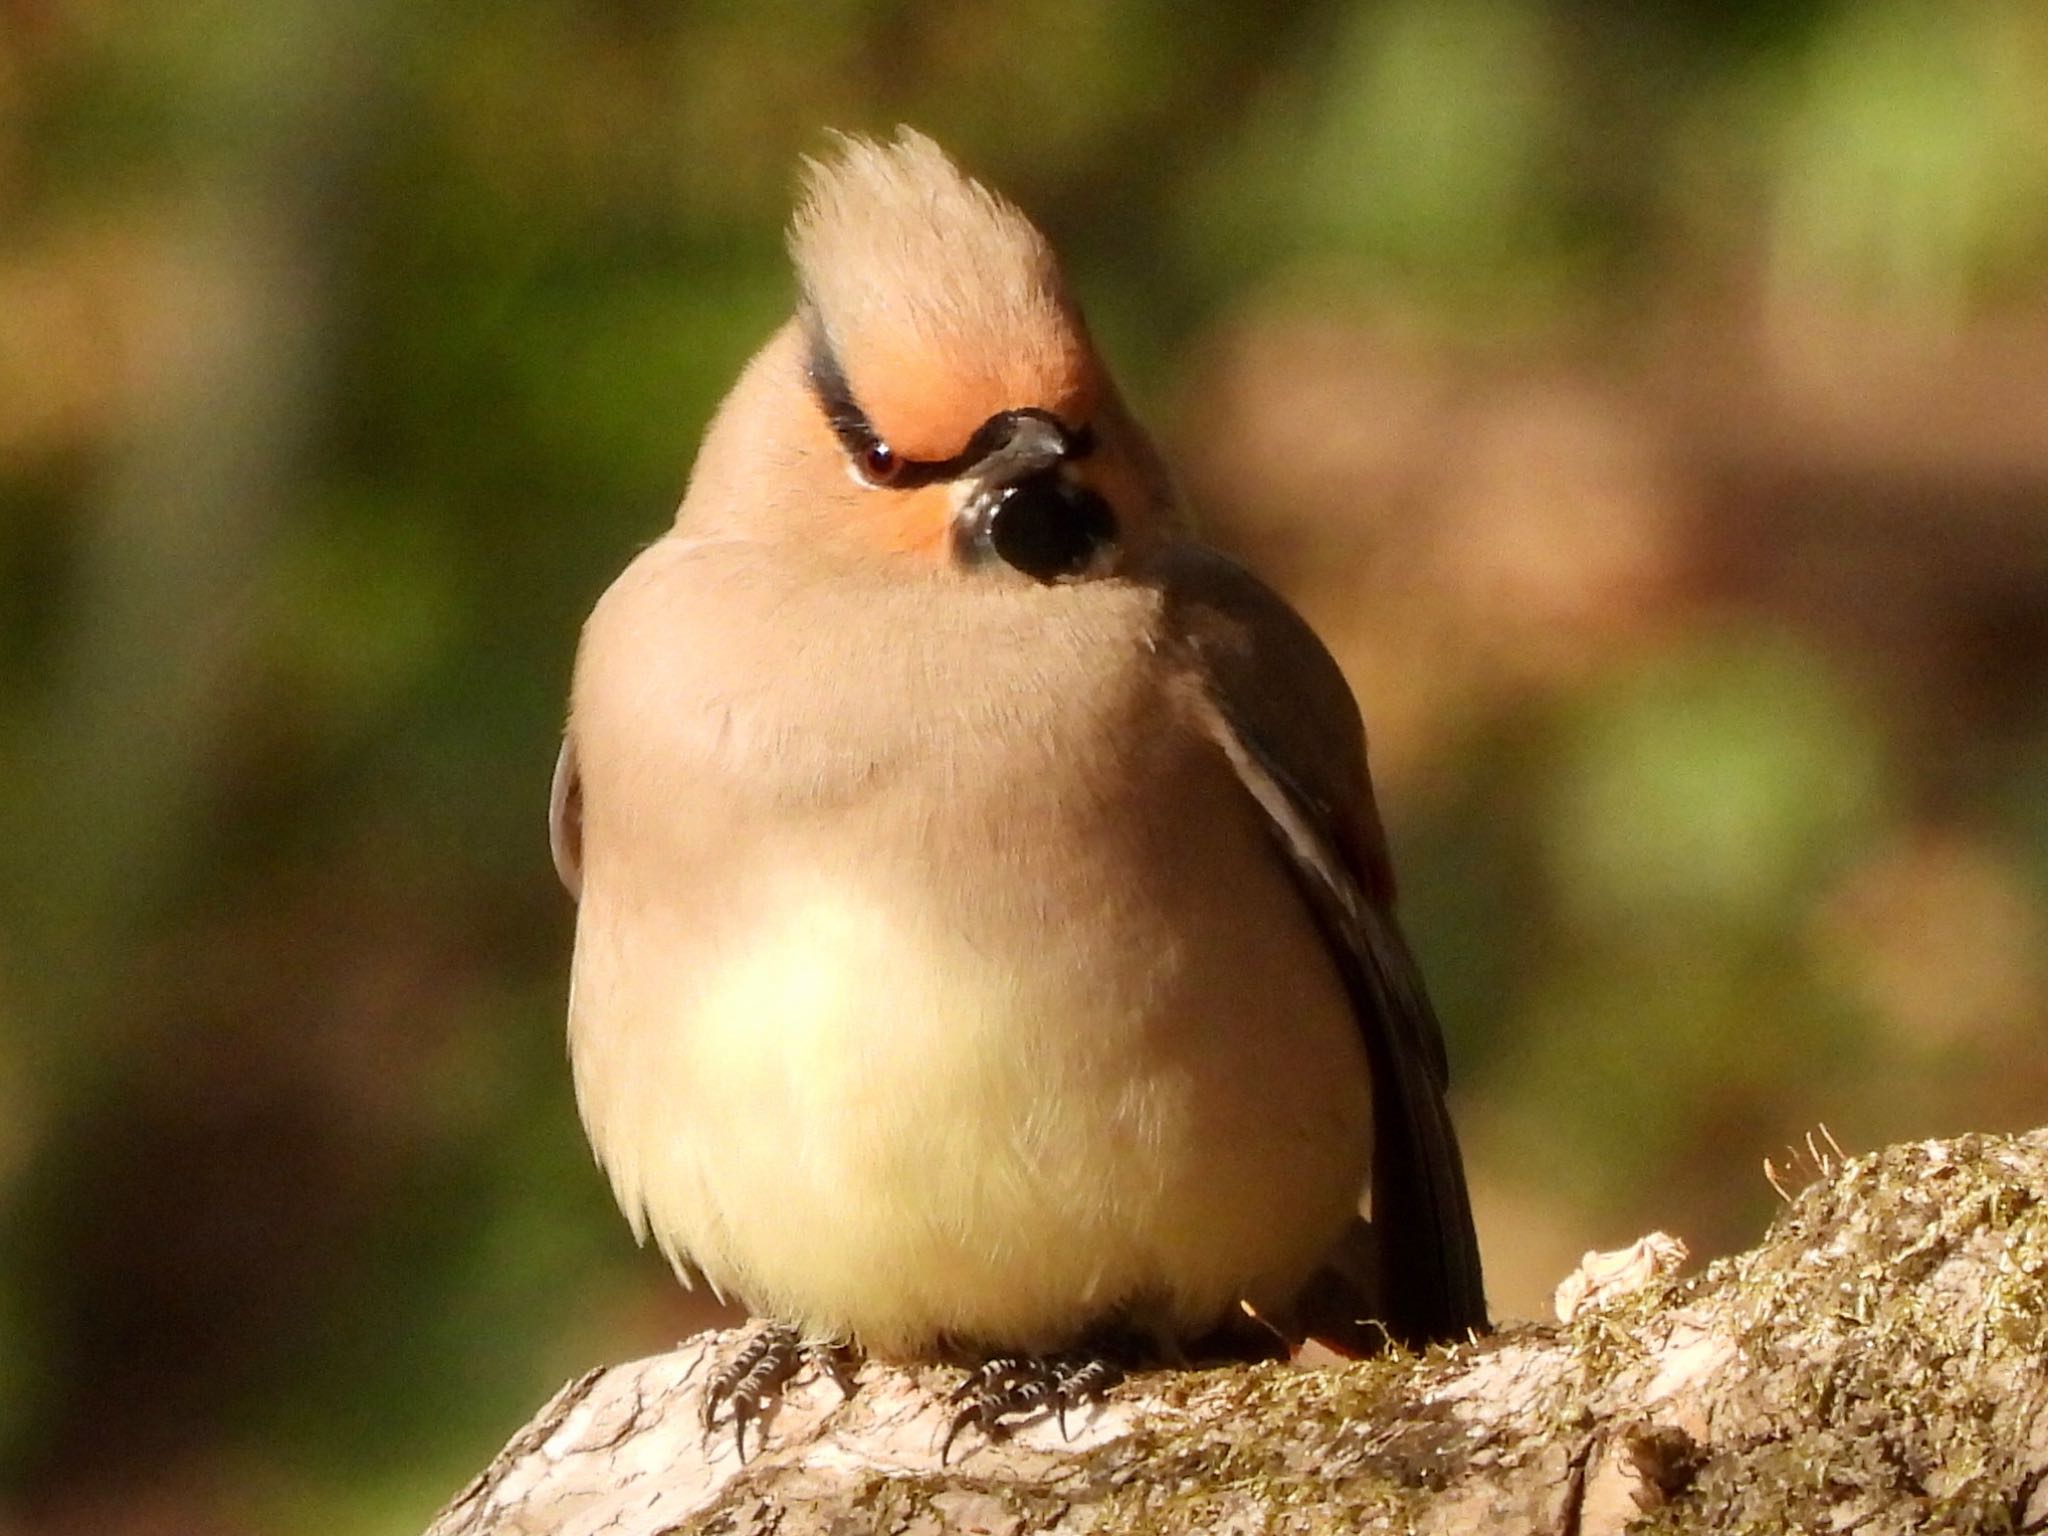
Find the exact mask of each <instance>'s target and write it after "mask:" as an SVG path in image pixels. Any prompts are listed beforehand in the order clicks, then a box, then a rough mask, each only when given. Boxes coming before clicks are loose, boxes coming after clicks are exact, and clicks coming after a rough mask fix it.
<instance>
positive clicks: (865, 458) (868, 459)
mask: <svg viewBox="0 0 2048 1536" xmlns="http://www.w3.org/2000/svg"><path fill="white" fill-rule="evenodd" d="M902 470H903V460H902V459H900V458H898V457H897V456H896V450H895V449H894V448H891V447H890V446H889V445H888V444H887V443H869V444H868V445H867V447H865V448H863V449H861V451H860V473H861V478H862V479H863V480H865V481H867V482H868V484H870V485H887V484H888V483H889V482H890V481H891V480H894V479H895V478H896V477H897V475H899V474H900V473H902Z"/></svg>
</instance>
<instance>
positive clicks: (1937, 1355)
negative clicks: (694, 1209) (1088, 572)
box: [429, 1131, 2048, 1536]
mask: <svg viewBox="0 0 2048 1536" xmlns="http://www.w3.org/2000/svg"><path fill="white" fill-rule="evenodd" d="M1819 1162H1820V1169H1819V1172H1820V1174H1821V1177H1820V1178H1819V1179H1818V1180H1817V1181H1816V1182H1814V1183H1813V1184H1811V1185H1810V1186H1809V1187H1808V1188H1806V1189H1805V1190H1804V1191H1803V1192H1801V1193H1800V1194H1798V1195H1797V1196H1796V1198H1794V1199H1793V1200H1792V1201H1791V1203H1790V1204H1789V1205H1788V1207H1787V1208H1786V1210H1785V1211H1784V1212H1783V1213H1782V1214H1781V1215H1780V1216H1779V1218H1778V1220H1777V1221H1776V1222H1775V1223H1774V1224H1773V1226H1772V1228H1771V1230H1770V1232H1769V1233H1768V1234H1767V1235H1766V1237H1765V1239H1764V1241H1763V1243H1762V1244H1761V1245H1760V1246H1759V1247H1757V1248H1755V1249H1753V1250H1751V1251H1750V1252H1748V1253H1744V1254H1740V1255H1737V1256H1735V1257H1733V1258H1728V1259H1722V1260H1719V1261H1717V1262H1715V1263H1714V1264H1712V1265H1710V1266H1709V1267H1708V1268H1707V1269H1706V1270H1705V1272H1704V1273H1701V1274H1699V1275H1696V1276H1693V1277H1691V1278H1686V1279H1680V1278H1677V1277H1675V1276H1673V1275H1671V1274H1670V1273H1669V1272H1668V1267H1666V1266H1661V1265H1660V1264H1659V1263H1657V1262H1656V1255H1657V1253H1658V1252H1659V1250H1657V1249H1656V1248H1655V1247H1654V1246H1652V1247H1648V1248H1645V1249H1643V1251H1642V1254H1641V1255H1639V1256H1638V1257H1644V1258H1646V1259H1647V1261H1646V1262H1642V1263H1639V1264H1636V1265H1635V1266H1633V1268H1630V1267H1629V1266H1622V1271H1623V1273H1624V1275H1625V1276H1626V1278H1625V1279H1622V1280H1620V1281H1617V1280H1616V1278H1615V1275H1614V1273H1612V1271H1613V1269H1614V1266H1613V1265H1611V1264H1595V1263H1591V1262H1589V1265H1588V1267H1587V1270H1585V1271H1582V1273H1581V1277H1579V1278H1580V1280H1581V1282H1582V1283H1581V1284H1580V1286H1579V1288H1578V1289H1579V1291H1580V1292H1581V1295H1580V1298H1579V1300H1578V1301H1577V1302H1576V1306H1577V1310H1576V1312H1574V1313H1573V1315H1572V1318H1571V1321H1570V1322H1568V1323H1566V1324H1562V1325H1559V1326H1554V1327H1553V1326H1538V1325H1533V1324H1526V1325H1517V1326H1514V1327H1511V1328H1507V1329H1503V1330H1502V1331H1501V1332H1499V1333H1498V1334H1495V1335H1493V1336H1492V1337H1490V1338H1488V1339H1485V1340H1483V1341H1481V1342H1479V1343H1476V1344H1469V1345H1465V1346H1462V1347H1459V1348H1457V1349H1453V1350H1442V1351H1432V1352H1431V1353H1430V1354H1429V1355H1427V1356H1425V1357H1421V1358H1417V1357H1413V1356H1405V1355H1400V1356H1389V1357H1386V1358H1382V1359H1377V1360H1370V1361H1363V1362H1356V1363H1350V1364H1344V1365H1340V1366H1333V1367H1328V1368H1318V1369H1304V1368H1301V1367H1298V1366H1288V1365H1269V1366H1246V1367H1232V1368H1227V1369H1218V1370H1207V1371H1185V1372H1171V1371H1160V1372H1152V1373H1147V1374H1142V1375H1139V1376H1136V1377H1134V1378H1133V1379H1132V1381H1131V1382H1130V1383H1129V1384H1128V1385H1127V1386H1125V1387H1123V1388H1121V1389H1119V1390H1118V1391H1117V1392H1116V1393H1115V1394H1114V1395H1113V1396H1112V1398H1111V1399H1110V1401H1109V1402H1108V1403H1106V1404H1105V1405H1103V1406H1102V1408H1101V1409H1100V1410H1098V1411H1095V1412H1093V1413H1092V1414H1088V1415H1084V1416H1083V1417H1081V1418H1079V1419H1077V1420H1076V1421H1075V1422H1073V1423H1072V1424H1071V1425H1070V1428H1071V1430H1072V1438H1071V1440H1070V1441H1063V1440H1062V1439H1061V1436H1060V1433H1059V1431H1058V1429H1057V1428H1056V1427H1054V1426H1053V1425H1052V1424H1050V1423H1037V1424H1028V1425H1026V1426H1024V1427H1023V1428H1021V1429H1019V1430H1018V1431H1017V1432H1016V1433H1015V1434H1014V1435H1012V1436H1011V1437H1010V1438H1009V1439H1008V1440H1006V1441H1003V1442H1001V1443H997V1444H989V1443H987V1442H984V1441H980V1440H972V1441H971V1443H970V1439H971V1436H969V1437H963V1439H962V1442H961V1444H960V1445H959V1446H956V1448H955V1451H954V1457H953V1461H952V1464H951V1465H950V1466H944V1465H941V1464H940V1461H939V1456H938V1446H939V1442H940V1439H941V1437H942V1435H943V1433H944V1429H945V1426H946V1423H947V1421H948V1418H949V1413H950V1409H949V1405H948V1404H947V1403H946V1402H945V1401H944V1398H945V1393H946V1392H947V1391H948V1390H949V1389H950V1388H951V1386H952V1385H953V1384H954V1383H955V1382H956V1381H957V1380H958V1373H957V1372H953V1371H949V1370H947V1369H946V1368H944V1367H939V1366H932V1367H926V1368H910V1369H901V1368H895V1367H885V1366H880V1365H875V1364H869V1365H867V1366H865V1367H863V1368H862V1369H861V1371H860V1372H859V1375H858V1380H857V1389H856V1390H855V1391H854V1393H853V1394H852V1395H851V1396H850V1397H847V1396H843V1395H842V1393H841V1391H840V1389H839V1388H838V1387H837V1386H836V1385H834V1384H833V1383H832V1382H831V1381H830V1380H829V1379H824V1378H820V1379H809V1378H799V1380H798V1381H797V1382H796V1383H794V1384H793V1385H792V1388H791V1391H790V1393H789V1396H788V1397H787V1399H786V1400H785V1402H784V1404H783V1405H782V1406H781V1408H779V1409H778V1410H777V1411H776V1413H775V1414H774V1416H773V1417H772V1418H771V1419H770V1420H769V1422H768V1424H767V1426H766V1441H765V1447H764V1448H763V1449H762V1450H760V1451H759V1452H758V1454H753V1453H752V1441H751V1439H750V1442H749V1445H750V1459H749V1460H747V1461H746V1462H744V1463H742V1461H741V1460H740V1458H739V1456H738V1454H737V1452H736V1451H735V1449H734V1446H733V1440H732V1435H731V1433H730V1431H729V1430H726V1431H723V1432H721V1433H718V1434H715V1435H713V1436H711V1437H710V1438H709V1439H708V1440H707V1438H706V1436H705V1434H704V1432H703V1430H702V1428H701V1427H700V1425H699V1419H698V1415H699V1404H700V1391H701V1388H702V1384H703V1381H704V1378H705V1376H706V1374H707V1372H708V1370H709V1368H710V1367H711V1366H712V1365H713V1364H714V1363H715V1362H716V1361H718V1360H719V1359H721V1358H722V1356H723V1353H724V1352H725V1351H726V1350H728V1349H729V1348H730V1347H731V1345H732V1342H733V1337H734V1336H733V1335H730V1334H709V1335H704V1336H700V1337H699V1338H696V1339H693V1340H691V1341H689V1342H688V1343H686V1344H684V1345H683V1346H682V1347H680V1348H678V1349H676V1350H674V1351H673V1352H671V1353H669V1354H666V1355H660V1356H656V1357H655V1358H653V1359H649V1360H642V1361H637V1362H635V1363H633V1364H630V1365H622V1366H617V1367H613V1368H611V1369H609V1370H602V1371H594V1372H592V1373H591V1374H589V1375H587V1376H584V1377H582V1378H580V1379H578V1380H577V1381H574V1382H572V1383H570V1384H569V1385H568V1386H567V1387H565V1388H563V1390H562V1391H561V1392H559V1393H558V1394H556V1396H555V1398H554V1400H553V1401H552V1402H550V1403H549V1404H548V1405H547V1406H546V1407H545V1408H543V1409H542V1410H541V1412H540V1414H539V1415H538V1416H537V1417H536V1418H535V1419H534V1420H533V1422H532V1423H530V1424H529V1425H527V1427H526V1428H525V1429H524V1430H522V1431H521V1432H520V1433H519V1435H518V1436H516V1437H515V1438H514V1439H513V1441H512V1443H511V1444H510V1445H509V1446H507V1447H506V1449H505V1450H504V1452H503V1453H501V1454H500V1456H499V1457H498V1459H497V1460H496V1461H495V1462H493V1463H492V1465H491V1466H490V1467H489V1468H488V1469H487V1470H486V1471H485V1472H484V1473H483V1474H482V1475H481V1476H480V1477H478V1478H477V1479H476V1481H475V1482H473V1483H472V1484H471V1485H470V1486H469V1488H467V1489H466V1490H464V1491H463V1493H462V1494H460V1495H459V1496H458V1497H457V1498H456V1499H455V1501H454V1502H453V1503H452V1504H451V1505H450V1506H449V1507H448V1509H447V1510H445V1511H444V1512H443V1513H442V1515H441V1517H440V1518H439V1519H438V1520H437V1521H435V1523H434V1525H433V1527H432V1529H431V1531H430V1533H429V1536H513V1533H525V1532H540V1531H547V1532H560V1533H563V1536H583V1533H593V1536H594V1533H597V1532H600V1531H601V1532H606V1533H609V1536H656V1533H668V1532H674V1531H682V1530H717V1531H725V1532H766V1531H776V1532H780V1533H782V1536H800V1533H807V1532H814V1531H815V1532H825V1531H837V1530H842V1529H858V1530H861V1531H899V1530H900V1531H906V1532H919V1533H932V1536H937V1533H947V1532H968V1531H977V1532H1006V1533H1023V1532H1070V1531H1071V1532H1082V1531H1100V1530H1104V1529H1108V1530H1137V1529H1142V1530H1146V1531H1164V1532H1174V1531H1204V1532H1208V1531H1246V1532H1249V1531H1269V1530H1284V1531H1296V1530H1299V1531H1317V1530H1325V1529H1336V1530H1347V1531H1349V1530H1359V1531H1363V1530H1387V1531H1425V1532H1428V1531H1441V1532H1464V1531H1472V1530H1492V1529H1500V1530H1518V1531H1542V1532H1558V1533H1567V1536H1570V1533H1577V1536H1597V1533H1604V1532H1614V1531H1619V1530H1621V1529H1623V1528H1624V1527H1625V1526H1630V1525H1631V1524H1632V1523H1633V1524H1634V1525H1635V1526H1636V1528H1639V1529H1654V1530H1657V1531H1688V1530H1715V1531H1727V1530H1748V1529H1770V1530H1781V1529H1787V1528H1793V1529H1825V1530H1852V1529H1853V1530H1855V1531H1858V1532H1867V1533H1886V1532H1900V1533H1904V1532H1909V1531H1911V1532H1921V1531H1930V1530H1957V1531H1965V1530H1967V1531H1978V1530H2018V1531H2043V1530H2048V1367H2044V1362H2043V1345H2044V1343H2048V1217H2044V1199H2048V1131H2036V1132H2033V1133H2031V1134H2029V1135H2026V1136H2020V1137H1990V1136H1966V1137H1961V1138H1958V1139H1956V1140H1953V1141H1945V1142H1923V1143H1918V1144H1913V1145H1905V1146H1897V1147H1892V1148H1888V1149H1886V1150H1885V1151H1883V1152H1880V1153H1877V1154H1875V1155H1872V1156H1870V1157H1865V1158H1858V1159H1855V1160H1853V1161H1850V1162H1847V1163H1837V1162H1835V1160H1834V1159H1832V1158H1831V1157H1827V1156H1825V1155H1823V1156H1822V1157H1821V1158H1820V1159H1819ZM1588 1274H1591V1275H1593V1276H1594V1278H1593V1279H1592V1280H1591V1281H1590V1282H1588V1281H1586V1279H1585V1277H1586V1276H1587V1275H1588ZM1588 1284H1590V1287H1591V1294H1590V1295H1587V1294H1583V1293H1584V1292H1585V1291H1586V1289H1587V1285H1588ZM1631 1285H1632V1288H1631Z"/></svg>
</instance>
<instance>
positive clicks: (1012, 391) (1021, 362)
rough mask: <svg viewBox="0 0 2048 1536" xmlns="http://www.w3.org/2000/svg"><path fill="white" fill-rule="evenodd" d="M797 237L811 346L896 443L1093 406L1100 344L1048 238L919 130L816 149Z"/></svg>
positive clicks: (902, 449) (913, 452) (940, 451)
mask: <svg viewBox="0 0 2048 1536" xmlns="http://www.w3.org/2000/svg"><path fill="white" fill-rule="evenodd" d="M789 244H790V252H791V254H792V255H793V256H794V258H795V260H796V269H797V277H798V280H799V282H800V283H801V285H802V288H803V307H804V323H805V326H806V328H807V329H808V331H809V333H810V336H809V340H810V344H811V346H812V347H813V349H814V350H816V349H823V351H824V354H825V357H824V359H823V360H824V361H826V362H827V363H828V364H829V365H833V366H836V367H837V369H838V371H839V373H840V374H841V375H842V376H843V377H844V379H845V381H846V383H847V384H848V385H849V386H850V388H851V390H852V393H853V396H854V398H855V399H856V400H857V401H858V403H859V406H860V409H861V410H862V411H863V412H864V413H865V414H866V416H867V418H868V420H869V422H870V423H871V424H872V425H873V427H874V429H875V431H876V433H877V435H878V436H880V438H881V439H882V440H883V441H885V442H887V443H888V444H889V446H890V447H891V448H892V449H894V450H895V451H896V452H898V453H900V454H903V455H905V456H907V457H910V458H917V459H933V460H939V459H945V458H947V457H949V456H951V455H952V454H955V453H957V452H959V451H960V449H961V448H962V447H963V446H964V445H965V444H966V442H967V440H968V439H969V438H970V437H971V436H972V435H973V433H974V430H975V429H976V428H977V427H979V426H980V425H981V424H982V423H983V422H984V421H986V420H987V419H988V418H989V417H990V416H992V415H994V414H995V413H997V412H998V411H1005V410H1015V409H1018V408H1021V407H1027V406H1035V407H1037V408H1039V409H1041V410H1048V411H1052V412H1055V413H1056V414H1059V415H1061V416H1063V417H1067V418H1069V419H1076V418H1078V417H1080V416H1084V415H1085V413H1086V412H1087V410H1088V409H1089V408H1091V407H1092V405H1093V403H1094V393H1095V390H1096V371H1095V364H1094V361H1093V354H1092V351H1091V349H1090V347H1089V345H1088V340H1087V335H1086V332H1085V330H1084V329H1083V327H1082V324H1081V320H1080V317H1079V315H1078V313H1077V312H1076V311H1075V309H1074V307H1073V305H1072V303H1071V302H1070V300H1069V299H1068V297H1067V294H1066V284H1065V281H1064V279H1063V278H1062V276H1061V273H1060V267H1059V260H1058V258H1057V257H1055V256H1054V255H1053V251H1052V247H1051V246H1050V245H1049V244H1048V243H1047V241H1046V239H1045V237H1044V236H1043V235H1041V234H1040V233H1039V232H1038V231H1037V230H1036V229H1035V228H1033V227H1032V225H1031V222H1030V220H1028V219H1026V218H1025V217H1024V215H1023V214H1022V213H1020V212H1018V211H1017V209H1016V208H1015V207H1014V206H1012V205H1011V204H1010V203H1009V202H1007V201H1006V200H1005V199H1003V198H1002V197H1000V196H998V195H997V194H995V193H993V192H991V191H989V190H988V189H987V188H985V187H983V186H981V185H979V184H978V183H976V182H974V181H972V180H970V179H969V178H968V177H967V176H966V175H965V174H964V173H963V172H962V171H961V170H960V169H959V168H958V167H957V166H955V165H954V164H953V162H952V161H951V160H949V159H948V158H947V157H946V154H945V151H943V150H942V149H940V148H939V146H938V145H936V144H934V143H933V142H932V141H931V140H930V139H928V138H926V137H925V136H924V135H923V134H920V133H916V132H914V131H912V130H910V129H908V128H905V129H901V130H899V132H898V136H897V138H896V140H895V142H893V143H888V144H882V143H876V142H875V141H873V140H871V139H863V138H856V137H846V138H843V139H841V140H840V142H839V144H838V146H837V152H836V153H834V154H832V155H830V156H828V157H826V158H825V159H822V160H808V159H807V160H806V161H805V162H804V196H803V200H802V202H801V204H800V205H799V207H798V209H797V213H796V217H795V220H794V221H793V222H792V224H791V226H790V236H789Z"/></svg>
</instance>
